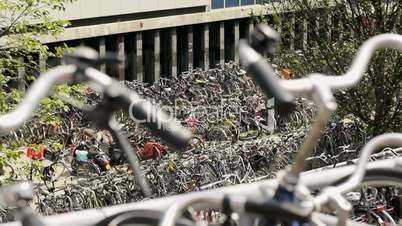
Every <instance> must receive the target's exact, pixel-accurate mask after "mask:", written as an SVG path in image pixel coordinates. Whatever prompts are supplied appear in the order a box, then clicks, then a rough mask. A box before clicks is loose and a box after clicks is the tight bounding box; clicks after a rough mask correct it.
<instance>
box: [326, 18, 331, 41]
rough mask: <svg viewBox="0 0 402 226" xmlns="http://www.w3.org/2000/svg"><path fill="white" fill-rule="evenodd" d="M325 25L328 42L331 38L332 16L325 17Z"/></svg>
mask: <svg viewBox="0 0 402 226" xmlns="http://www.w3.org/2000/svg"><path fill="white" fill-rule="evenodd" d="M326 27H327V38H328V42H330V40H331V39H332V18H331V17H330V16H328V17H327V18H326Z"/></svg>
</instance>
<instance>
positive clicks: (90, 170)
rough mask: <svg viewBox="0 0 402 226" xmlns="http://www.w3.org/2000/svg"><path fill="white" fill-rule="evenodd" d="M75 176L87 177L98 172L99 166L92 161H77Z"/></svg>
mask: <svg viewBox="0 0 402 226" xmlns="http://www.w3.org/2000/svg"><path fill="white" fill-rule="evenodd" d="M77 163H78V164H77V169H76V171H77V176H81V177H89V176H93V175H99V174H100V168H99V167H98V166H97V165H96V164H94V163H92V162H77Z"/></svg>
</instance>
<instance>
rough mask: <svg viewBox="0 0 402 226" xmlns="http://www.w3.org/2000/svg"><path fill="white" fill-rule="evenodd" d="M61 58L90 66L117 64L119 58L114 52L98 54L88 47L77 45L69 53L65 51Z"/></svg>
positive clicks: (68, 61)
mask: <svg viewBox="0 0 402 226" xmlns="http://www.w3.org/2000/svg"><path fill="white" fill-rule="evenodd" d="M63 58H64V59H65V60H66V62H67V63H71V64H87V65H90V66H99V65H101V64H119V63H121V59H119V57H118V56H117V54H115V53H110V52H109V53H106V54H105V55H104V56H100V55H99V53H98V52H97V51H96V50H94V49H92V48H89V47H85V46H81V47H78V48H77V49H76V50H74V51H73V52H71V53H66V54H64V55H63Z"/></svg>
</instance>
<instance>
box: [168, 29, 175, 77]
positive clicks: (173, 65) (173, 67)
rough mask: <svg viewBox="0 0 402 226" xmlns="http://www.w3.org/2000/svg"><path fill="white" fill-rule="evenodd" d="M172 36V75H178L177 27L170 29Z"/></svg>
mask: <svg viewBox="0 0 402 226" xmlns="http://www.w3.org/2000/svg"><path fill="white" fill-rule="evenodd" d="M170 36H171V40H172V43H171V44H172V46H171V48H172V51H171V53H172V76H173V77H176V76H177V31H176V28H172V29H171V30H170Z"/></svg>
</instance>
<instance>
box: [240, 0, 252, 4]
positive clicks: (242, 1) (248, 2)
mask: <svg viewBox="0 0 402 226" xmlns="http://www.w3.org/2000/svg"><path fill="white" fill-rule="evenodd" d="M254 4H255V3H254V0H241V5H254Z"/></svg>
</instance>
